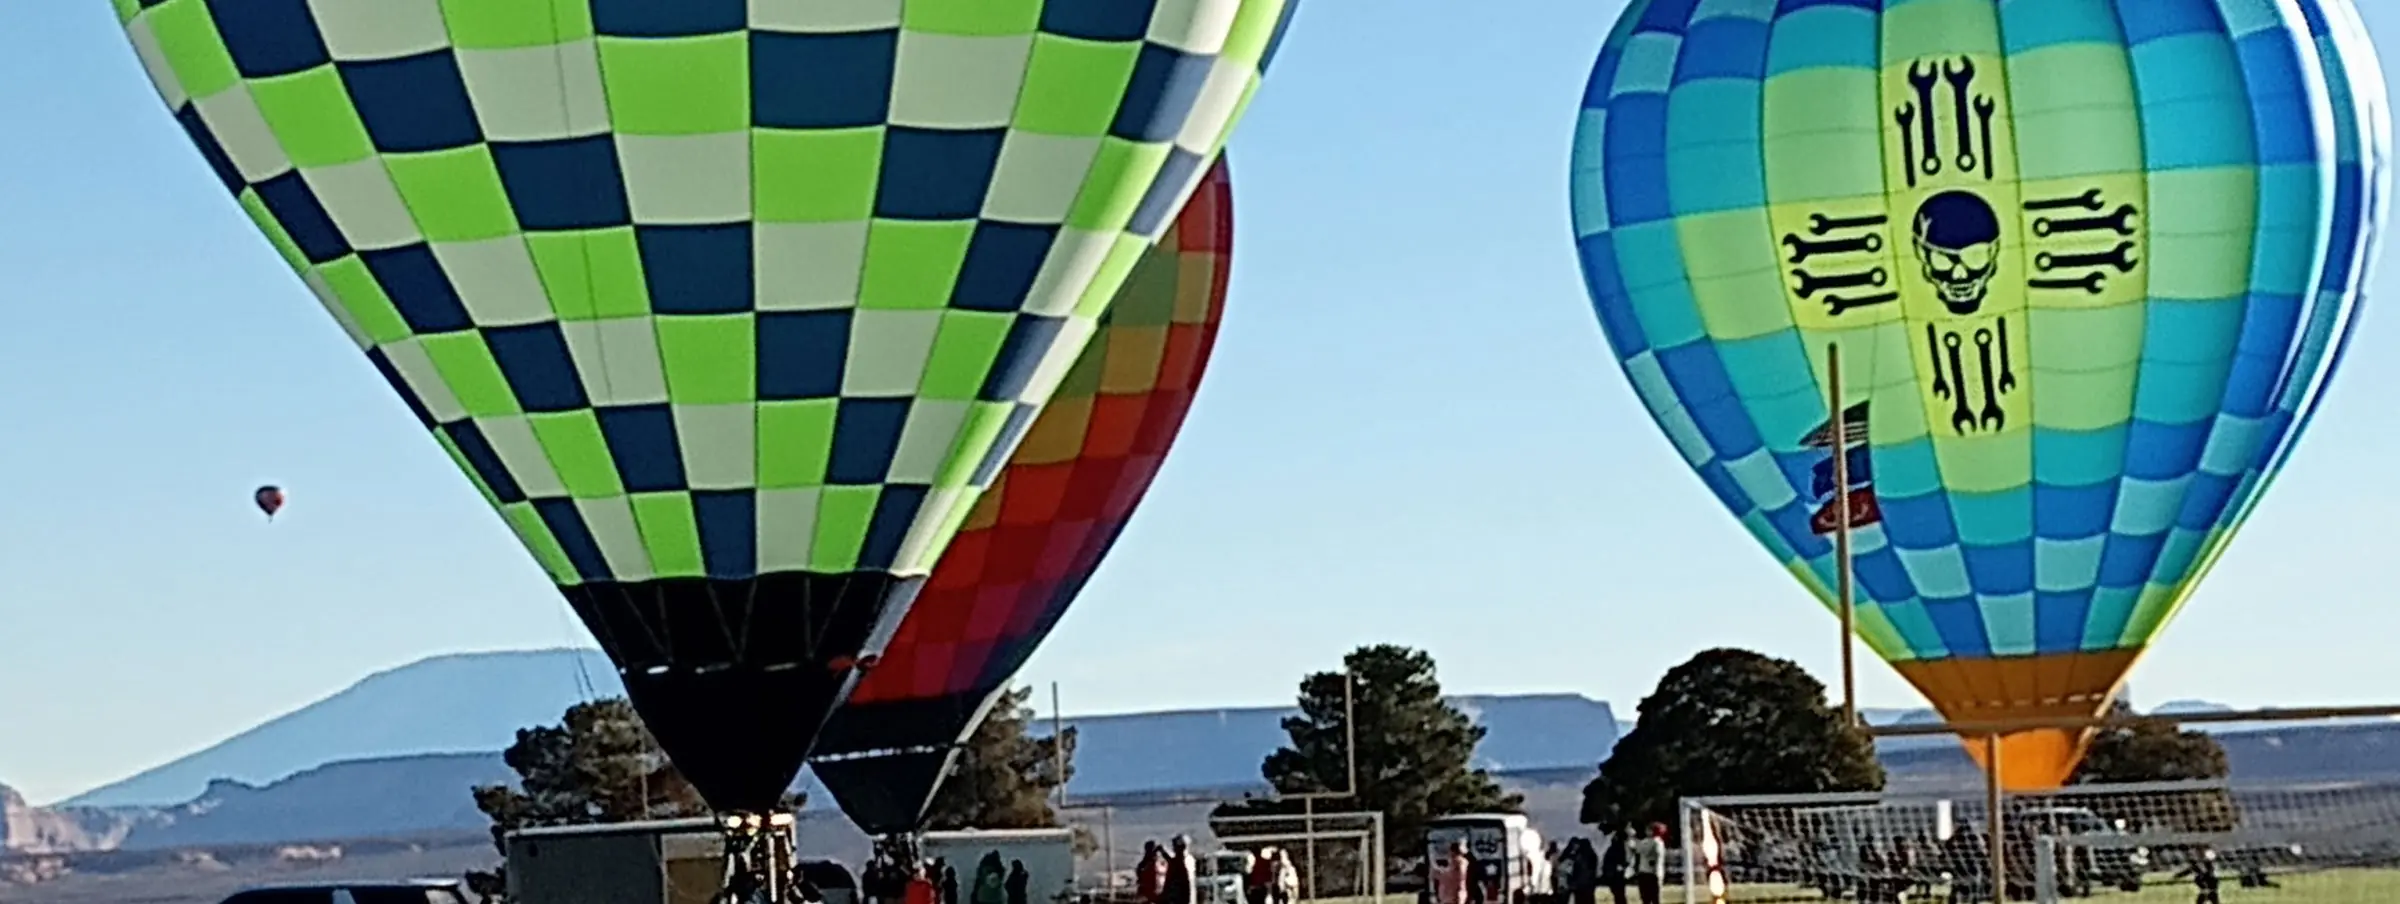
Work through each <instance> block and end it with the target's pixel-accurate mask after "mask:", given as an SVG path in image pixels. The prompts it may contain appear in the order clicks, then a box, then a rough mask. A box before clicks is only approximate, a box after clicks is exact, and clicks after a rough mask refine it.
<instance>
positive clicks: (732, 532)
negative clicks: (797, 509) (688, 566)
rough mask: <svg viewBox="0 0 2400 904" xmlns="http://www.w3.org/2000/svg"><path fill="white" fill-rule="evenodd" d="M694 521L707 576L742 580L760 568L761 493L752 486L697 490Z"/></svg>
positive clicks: (693, 508)
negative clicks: (759, 526)
mask: <svg viewBox="0 0 2400 904" xmlns="http://www.w3.org/2000/svg"><path fill="white" fill-rule="evenodd" d="M692 522H693V526H694V527H695V528H697V529H698V530H699V531H700V561H701V562H702V564H703V565H704V566H705V567H706V568H707V569H708V576H709V577H712V578H718V579H720V580H742V579H746V578H748V577H750V576H751V575H753V574H755V573H757V571H758V544H757V542H756V541H757V535H758V496H757V495H756V494H755V493H752V492H751V491H749V490H697V491H694V492H693V493H692Z"/></svg>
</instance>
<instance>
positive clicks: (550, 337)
mask: <svg viewBox="0 0 2400 904" xmlns="http://www.w3.org/2000/svg"><path fill="white" fill-rule="evenodd" d="M483 344H484V347H485V348H487V349H490V350H491V353H492V361H493V363H495V364H497V365H499V367H500V375H501V376H502V377H503V378H505V379H507V380H508V388H509V389H510V390H511V391H513V392H515V393H516V396H517V405H518V406H519V407H522V408H524V409H525V410H527V411H575V410H579V409H582V408H584V407H586V406H589V405H590V404H591V401H590V399H589V398H588V397H586V396H585V395H584V392H583V379H582V378H581V377H579V376H577V375H576V369H575V356H574V353H573V352H571V351H569V350H568V349H567V337H566V334H565V333H563V332H561V331H560V330H559V326H558V324H557V323H556V322H555V321H553V322H547V323H528V324H524V325H522V326H503V327H488V328H486V329H484V331H483Z"/></svg>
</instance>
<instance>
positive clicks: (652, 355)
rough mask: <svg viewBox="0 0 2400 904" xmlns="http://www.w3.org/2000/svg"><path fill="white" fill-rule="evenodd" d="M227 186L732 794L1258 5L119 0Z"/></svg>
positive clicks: (1219, 107) (1272, 27) (960, 461)
mask: <svg viewBox="0 0 2400 904" xmlns="http://www.w3.org/2000/svg"><path fill="white" fill-rule="evenodd" d="M116 8H117V11H118V14H119V17H120V19H121V20H122V21H123V23H124V27H125V32H126V35H127V36H128V37H129V38H130V39H131V40H132V43H133V46H134V49H135V50H136V51H137V53H138V55H139V57H140V60H141V63H142V65H143V66H144V67H145V68H146V69H147V70H148V72H149V74H150V77H151V80H152V81H153V82H154V83H155V84H156V85H157V87H158V90H159V93H160V95H161V96H162V97H163V98H164V99H165V100H166V103H167V106H168V107H169V108H170V109H171V110H172V111H173V113H174V116H175V120H176V121H177V122H178V123H180V124H181V125H182V127H183V129H184V131H185V132H186V133H187V134H188V135H189V136H190V138H191V140H192V143H193V144H194V145H196V146H197V147H198V148H199V150H200V153H201V155H202V156H203V157H204V158H205V159H206V161H207V163H208V166H209V169H210V170H211V171H213V172H214V173H215V175H216V177H217V179H218V180H220V181H221V182H222V183H223V184H224V187H225V188H226V190H227V191H229V192H231V193H232V194H233V195H234V196H235V197H236V198H237V199H238V200H239V201H240V203H241V205H242V207H243V208H244V209H245V210H247V211H248V212H249V213H250V216H251V219H252V220H254V221H255V222H256V223H257V225H258V226H259V228H260V229H261V230H263V231H264V232H265V233H266V235H267V238H268V239H269V240H270V241H272V242H273V243H274V246H275V247H276V248H277V249H278V250H279V251H280V252H281V253H282V254H283V256H284V258H285V259H286V260H287V261H289V262H290V264H291V266H292V268H293V269H294V270H296V271H298V272H299V274H300V276H301V278H302V280H303V281H304V282H306V283H307V285H308V287H309V288H310V289H311V290H313V291H314V292H315V294H316V296H317V297H318V299H320V300H321V301H323V302H324V305H325V308H326V309H327V310H328V311H330V312H331V313H332V314H333V316H334V317H335V318H336V319H337V320H339V321H340V323H341V325H342V327H343V329H345V330H346V331H348V333H349V335H350V337H351V339H352V340H354V341H355V342H357V343H358V346H359V347H360V349H362V350H363V351H364V352H365V353H366V356H367V358H368V360H369V361H371V362H372V363H373V364H374V366H375V368H376V369H377V370H378V371H380V372H381V373H382V374H383V376H384V377H385V379H386V380H388V381H389V382H390V383H391V385H392V387H393V388H394V389H396V390H397V391H398V392H399V394H400V396H401V398H402V399H404V400H405V401H406V402H407V404H408V406H409V408H410V409H411V410H412V411H413V412H414V413H415V414H416V417H417V419H418V420H419V421H421V422H422V423H423V424H424V425H425V426H426V428H427V429H428V430H430V431H431V432H432V433H433V435H434V437H435V439H436V440H438V441H439V442H440V443H441V445H442V447H443V448H444V449H446V450H447V451H448V452H449V453H450V455H451V457H452V458H454V459H455V460H456V461H457V462H458V464H459V466H460V468H461V469H462V470H464V471H465V472H466V474H467V475H468V476H469V478H470V479H472V480H473V481H474V483H475V485H476V486H477V487H478V488H479V489H480V490H481V491H482V492H483V494H484V495H485V497H486V498H488V499H489V500H490V501H491V504H492V505H493V506H494V507H495V508H497V509H498V510H499V511H500V513H501V514H502V516H504V517H505V518H506V519H507V521H508V523H509V524H510V525H511V526H512V527H513V528H514V529H515V531H516V533H517V535H518V536H519V537H520V538H522V539H523V541H524V543H525V545H526V547H527V548H528V549H529V550H531V551H532V553H533V555H534V556H535V557H536V558H538V559H539V560H540V561H541V563H542V565H543V566H544V567H545V568H547V569H548V570H549V572H550V574H551V576H552V577H553V578H555V579H556V581H557V582H558V584H559V586H560V588H561V589H562V590H563V591H564V592H565V594H566V596H567V598H568V600H569V601H570V603H571V604H572V605H573V607H574V608H575V610H576V612H577V613H578V614H579V615H580V616H581V617H582V619H583V621H584V623H585V624H586V625H587V626H589V627H590V628H591V630H592V632H593V633H594V635H595V636H596V637H597V638H598V639H599V641H600V643H601V645H602V646H603V647H605V648H606V649H607V651H608V652H609V654H610V656H611V657H612V658H613V659H615V661H616V662H617V664H618V666H619V667H620V668H621V669H622V670H623V671H624V674H625V679H626V684H627V686H628V689H629V691H630V692H631V695H632V698H633V701H634V703H635V705H636V706H637V707H639V709H640V711H641V713H642V715H643V717H644V719H645V720H646V721H647V722H648V724H649V726H650V728H651V730H652V731H653V732H654V733H655V734H656V735H657V736H658V738H659V740H660V742H661V744H662V746H664V747H665V749H666V750H667V751H668V752H669V754H670V755H672V756H673V757H674V758H675V760H676V763H677V764H678V765H679V766H680V767H681V768H682V770H683V771H684V773H685V775H686V776H688V777H689V778H690V779H691V780H692V782H693V783H694V785H695V786H696V787H697V788H698V789H699V790H700V792H701V793H702V794H703V796H705V797H706V798H707V799H708V800H709V802H710V803H711V804H712V805H714V806H716V807H717V808H718V809H720V810H727V811H737V812H752V813H757V812H765V811H767V810H768V809H770V808H772V807H774V806H775V805H776V802H777V799H778V798H779V796H780V795H781V794H782V792H783V791H784V789H785V787H786V786H787V785H788V784H789V783H790V781H791V779H792V777H793V775H794V774H795V773H796V772H797V771H798V769H799V766H800V763H801V761H802V759H803V758H804V757H805V755H806V754H807V752H808V748H809V746H810V744H812V743H813V741H814V738H815V735H816V733H817V730H818V728H819V726H820V725H821V724H822V723H823V721H824V718H825V716H826V714H827V713H828V712H829V711H830V710H831V709H832V708H833V707H834V706H835V705H836V704H837V703H838V702H839V700H840V698H841V697H842V695H843V694H845V693H847V689H848V687H849V686H850V684H851V683H852V681H853V680H854V678H855V676H856V674H857V672H858V665H859V663H861V662H866V663H871V662H872V661H873V660H872V656H873V654H874V652H875V651H877V650H879V649H880V647H881V644H882V643H883V642H884V641H885V640H886V639H888V637H889V635H890V634H891V631H892V630H893V628H894V626H895V625H896V624H897V622H898V621H899V619H900V617H901V616H902V614H904V612H905V610H906V608H907V604H908V601H909V599H910V598H911V597H912V595H913V594H914V592H915V588H916V587H917V586H918V585H919V584H920V583H921V582H922V581H923V580H924V577H925V575H926V574H927V573H928V572H929V571H930V569H931V568H932V566H933V564H934V562H935V560H936V559H937V558H938V557H939V556H940V555H941V553H942V551H943V549H944V547H945V546H946V545H947V543H948V542H949V539H950V537H951V536H952V535H953V534H954V533H955V532H956V531H957V530H958V528H959V525H960V523H961V521H962V520H964V519H965V518H966V516H967V513H968V512H969V510H970V509H971V508H972V507H973V505H974V502H975V500H976V497H977V495H978V494H979V493H980V492H981V491H982V490H983V488H984V487H985V486H986V485H987V484H988V483H989V482H990V480H991V478H992V476H993V474H994V473H995V472H996V471H998V469H999V468H1000V467H1001V465H1002V464H1003V463H1005V462H1006V461H1007V460H1008V458H1009V454H1010V452H1011V451H1012V450H1013V449H1014V448H1015V447H1016V445H1017V442H1018V440H1019V438H1020V437H1021V436H1022V435H1023V434H1024V432H1025V430H1026V428H1027V427H1028V426H1029V425H1030V424H1031V423H1032V422H1033V419H1034V416H1035V415H1036V414H1038V413H1039V411H1040V410H1041V408H1042V405H1043V404H1044V402H1045V400H1046V399H1047V398H1048V397H1049V395H1050V393H1051V391H1052V389H1053V388H1054V387H1056V386H1057V384H1058V382H1059V380H1060V379H1061V377H1062V376H1063V375H1064V374H1065V373H1066V371H1067V369H1068V366H1069V365H1070V364H1071V363H1073V362H1074V360H1075V359H1076V357H1077V355H1078V353H1079V352H1080V351H1081V350H1082V348H1083V345H1084V343H1085V341H1086V340H1087V339H1089V338H1090V337H1091V335H1092V333H1093V329H1094V323H1095V321H1096V319H1097V318H1098V317H1099V316H1100V314H1101V313H1102V312H1103V310H1104V309H1105V308H1106V307H1107V305H1108V302H1109V300H1110V299H1111V298H1112V297H1114V295H1115V293H1116V290H1117V287H1118V285H1119V284H1120V283H1122V282H1123V281H1124V279H1125V276H1126V274H1127V273H1128V272H1129V271H1130V270H1131V269H1132V267H1133V265H1134V263H1135V261H1136V260H1138V259H1139V258H1140V257H1141V255H1142V254H1143V252H1144V251H1145V250H1146V249H1147V248H1148V247H1149V245H1150V244H1151V243H1152V242H1153V241H1155V240H1156V239H1157V238H1158V236H1159V234H1160V233H1161V232H1163V231H1164V230H1165V229H1166V228H1167V225H1168V223H1169V222H1170V221H1171V220H1172V219H1173V218H1174V216H1175V214H1176V212H1177V211H1178V210H1179V209H1180V208H1181V206H1182V205H1183V203H1184V200H1185V199H1186V198H1187V197H1188V196H1189V194H1190V193H1191V191H1192V189H1193V187H1194V185H1195V184H1197V183H1198V182H1199V180H1200V178H1201V176H1202V174H1203V173H1204V172H1205V171H1206V170H1207V169H1208V166H1209V163H1210V162H1211V161H1212V160H1213V159H1214V158H1215V156H1216V155H1217V154H1218V152H1219V151H1220V150H1221V148H1222V146H1223V144H1224V141H1225V138H1226V135H1227V133H1228V132H1229V131H1230V130H1231V129H1232V127H1233V124H1234V122H1235V121H1236V120H1238V119H1239V118H1240V116H1241V113H1242V110H1243V108H1244V107H1245V105H1246V104H1247V103H1248V102H1249V100H1250V98H1251V96H1252V93H1253V92H1254V91H1255V90H1256V89H1257V87H1258V81H1259V77H1260V75H1261V73H1262V72H1263V71H1264V70H1265V68H1266V65H1267V62H1268V60H1269V59H1270V58H1271V57H1272V56H1273V55H1274V51H1275V46H1276V44H1277V43H1278V42H1279V40H1280V38H1281V35H1282V32H1283V28H1284V27H1285V24H1286V22H1287V20H1288V14H1289V11H1290V6H1289V0H116Z"/></svg>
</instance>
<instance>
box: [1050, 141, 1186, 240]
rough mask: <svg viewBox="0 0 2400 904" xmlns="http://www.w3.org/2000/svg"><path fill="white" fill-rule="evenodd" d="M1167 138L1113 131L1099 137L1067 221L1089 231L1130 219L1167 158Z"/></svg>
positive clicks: (1118, 226) (1114, 228)
mask: <svg viewBox="0 0 2400 904" xmlns="http://www.w3.org/2000/svg"><path fill="white" fill-rule="evenodd" d="M1169 147H1172V145H1169V144H1168V143H1166V142H1163V141H1161V142H1156V143H1151V142H1133V141H1126V140H1125V139H1122V138H1118V137H1116V136H1114V135H1110V136H1107V137H1105V138H1102V139H1100V152H1099V153H1098V154H1095V155H1093V157H1092V168H1091V170H1090V171H1088V172H1086V173H1085V174H1084V177H1083V190H1082V191H1079V192H1076V193H1075V206H1074V207H1073V208H1072V209H1069V210H1068V211H1067V225H1069V226H1072V227H1074V228H1077V229H1085V230H1090V231H1092V232H1116V231H1118V230H1121V229H1124V228H1125V224H1126V223H1129V222H1131V221H1132V220H1133V209H1134V207H1135V206H1137V205H1139V204H1141V203H1142V195H1144V194H1146V193H1148V192H1149V190H1150V183H1151V182H1152V181H1154V180H1156V179H1157V178H1158V169H1159V167H1160V166H1163V165H1165V164H1166V162H1167V149H1168V148H1169Z"/></svg>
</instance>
